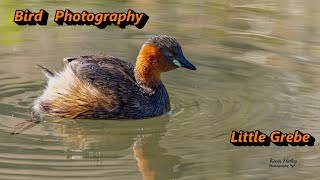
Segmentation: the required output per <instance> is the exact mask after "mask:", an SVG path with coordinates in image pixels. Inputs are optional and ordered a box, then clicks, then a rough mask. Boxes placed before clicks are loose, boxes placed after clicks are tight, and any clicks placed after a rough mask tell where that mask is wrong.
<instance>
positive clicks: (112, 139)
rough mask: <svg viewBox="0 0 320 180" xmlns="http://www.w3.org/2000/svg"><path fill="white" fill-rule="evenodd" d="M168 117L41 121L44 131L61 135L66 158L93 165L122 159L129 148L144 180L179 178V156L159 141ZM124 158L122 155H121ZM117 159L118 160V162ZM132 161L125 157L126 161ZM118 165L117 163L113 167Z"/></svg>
mask: <svg viewBox="0 0 320 180" xmlns="http://www.w3.org/2000/svg"><path fill="white" fill-rule="evenodd" d="M168 119H169V118H168V116H162V117H159V118H153V119H144V120H135V121H99V120H97V121H96V123H92V120H70V121H58V122H57V121H56V122H53V123H47V124H44V127H45V129H46V131H47V132H49V133H50V134H52V135H53V136H57V137H61V139H62V142H63V143H64V145H65V146H66V154H67V159H69V160H90V161H95V163H97V165H99V164H101V165H103V164H109V163H117V162H108V161H109V160H110V159H113V160H114V159H116V160H115V161H117V158H119V159H121V158H122V160H123V158H124V157H128V155H129V156H130V154H127V153H128V151H126V150H130V149H131V148H132V149H133V156H134V159H135V160H136V162H137V167H138V169H139V171H140V172H141V174H142V176H143V177H144V179H145V180H156V179H176V178H179V177H180V175H181V174H180V172H181V171H180V170H179V168H180V166H181V158H180V157H178V156H174V155H170V154H169V153H168V150H167V149H166V148H165V147H162V146H161V145H160V140H161V138H162V137H163V135H164V133H165V132H166V126H167V124H168V122H169V120H168ZM124 159H126V158H124ZM122 160H121V161H122ZM130 162H132V158H131V160H128V162H126V164H129V163H130ZM117 167H119V168H121V166H117Z"/></svg>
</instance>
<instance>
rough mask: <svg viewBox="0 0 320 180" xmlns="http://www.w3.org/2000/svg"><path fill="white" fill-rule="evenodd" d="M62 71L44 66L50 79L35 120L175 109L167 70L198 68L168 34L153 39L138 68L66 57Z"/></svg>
mask: <svg viewBox="0 0 320 180" xmlns="http://www.w3.org/2000/svg"><path fill="white" fill-rule="evenodd" d="M64 61H65V62H66V66H65V68H64V70H63V71H61V72H58V73H55V72H52V71H50V70H48V69H46V68H44V67H42V66H39V67H40V68H41V69H42V70H43V72H44V73H45V75H46V76H47V77H48V79H49V81H48V85H47V88H46V89H45V91H44V92H43V94H42V95H41V96H40V97H38V98H37V99H36V100H35V101H34V106H33V117H32V121H33V122H38V121H40V120H41V116H42V115H49V116H60V117H65V118H103V119H118V118H143V117H151V116H158V115H161V114H163V113H165V112H167V111H169V110H170V103H169V96H168V93H167V90H166V88H165V87H164V85H163V84H162V82H161V80H160V74H161V73H162V72H166V71H170V70H173V69H176V68H178V67H184V68H187V69H191V70H196V67H195V66H194V65H192V64H191V63H190V62H188V61H187V60H186V58H185V57H184V56H183V53H182V49H181V47H180V45H179V43H178V41H177V40H176V39H175V38H173V37H170V36H167V35H160V36H154V37H152V38H150V39H149V40H148V41H147V42H146V43H145V44H144V45H143V46H142V48H141V50H140V52H139V55H138V57H137V61H136V65H135V66H133V65H132V64H131V63H130V62H127V61H124V60H121V59H119V58H116V57H113V56H104V55H93V56H78V57H71V58H65V59H64Z"/></svg>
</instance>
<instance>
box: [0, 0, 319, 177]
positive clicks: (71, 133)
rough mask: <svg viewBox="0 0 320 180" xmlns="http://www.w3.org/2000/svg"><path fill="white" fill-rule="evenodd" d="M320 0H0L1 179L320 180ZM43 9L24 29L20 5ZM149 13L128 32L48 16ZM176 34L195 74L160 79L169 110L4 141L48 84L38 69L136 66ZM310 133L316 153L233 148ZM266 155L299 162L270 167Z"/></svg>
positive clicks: (68, 124)
mask: <svg viewBox="0 0 320 180" xmlns="http://www.w3.org/2000/svg"><path fill="white" fill-rule="evenodd" d="M319 7H320V1H316V0H306V1H299V0H280V1H279V0H259V1H258V0H229V1H223V0H215V1H186V0H183V1H182V0H178V1H177V0H176V1H156V0H142V1H101V0H100V1H89V2H87V1H81V0H77V1H67V0H65V1H54V0H43V1H36V0H27V1H23V2H21V1H18V0H10V1H9V0H2V1H1V2H0V10H1V13H0V179H32V180H37V179H41V180H42V179H142V178H143V176H144V177H145V178H146V179H181V180H182V179H183V180H187V179H188V180H189V179H190V180H191V179H192V180H193V179H210V180H211V179H319V176H320V172H319V167H320V155H319V151H320V147H319V145H318V143H317V140H318V139H320V136H319V129H320V122H319V115H320V108H319V103H320V93H319V83H320V80H319V75H320V71H319V70H320V64H319V62H320V61H319V59H320V21H319V17H320V9H319ZM27 8H28V9H30V10H31V11H38V10H39V9H45V10H46V11H48V12H49V14H50V15H49V23H48V26H44V27H40V26H34V27H30V26H25V27H20V26H17V25H16V24H15V23H13V21H12V20H13V15H14V11H15V10H16V9H27ZM66 8H69V9H71V10H72V11H73V12H81V11H83V10H87V11H92V12H126V11H127V9H133V10H134V11H136V12H144V13H146V14H147V15H149V16H150V19H149V21H148V22H147V24H146V26H145V27H144V28H143V29H141V30H139V29H137V28H135V27H134V26H128V27H127V28H126V29H125V30H123V29H120V28H119V27H116V26H108V27H107V28H106V29H102V30H101V29H98V28H96V27H94V26H82V27H80V26H75V27H72V26H66V25H64V26H58V25H56V24H55V23H54V22H53V16H54V13H55V10H57V9H66ZM155 34H168V35H172V36H175V37H176V38H177V39H178V40H179V42H180V43H181V45H182V48H183V50H184V54H185V56H186V57H187V58H188V59H189V60H190V61H191V62H193V63H194V64H195V65H196V66H197V67H198V71H196V72H193V71H192V72H191V71H187V70H183V69H179V70H176V71H172V72H169V73H167V74H164V75H163V76H162V79H163V82H164V83H165V85H166V87H167V90H168V92H169V94H170V97H171V103H172V111H171V112H170V113H169V114H166V115H163V116H161V117H158V118H152V119H146V120H139V121H96V120H68V121H66V120H59V119H51V118H45V120H44V122H43V123H41V124H40V125H38V126H37V127H35V128H33V129H30V130H28V131H26V132H25V133H24V134H22V135H19V136H10V135H9V132H10V131H11V130H12V127H13V126H14V125H15V124H16V123H19V122H22V121H23V120H24V119H28V118H30V110H31V106H32V100H33V99H34V98H35V97H37V96H38V95H39V94H40V93H41V92H42V90H43V89H44V88H45V85H46V78H45V77H44V76H43V75H42V73H41V72H39V70H37V68H36V64H41V65H43V66H46V67H49V68H51V69H54V70H55V69H61V68H62V67H63V65H62V58H64V57H67V56H74V55H83V54H98V53H108V54H112V55H114V56H119V57H122V58H124V59H129V60H130V61H131V62H134V61H135V57H136V56H137V53H138V51H139V49H140V47H141V45H142V44H143V43H144V42H145V40H146V39H147V38H149V37H150V36H152V35H155ZM256 129H258V130H260V131H262V132H264V133H267V134H270V133H271V132H272V131H273V130H281V131H283V132H287V133H289V132H293V131H294V130H296V129H299V130H300V131H302V132H304V133H311V134H312V135H313V136H314V137H315V139H316V143H315V146H314V147H292V146H288V147H278V146H275V145H273V144H271V146H269V147H235V146H233V145H232V144H230V143H229V139H230V134H231V131H232V130H246V131H253V130H256ZM270 158H274V159H277V158H280V159H283V158H289V159H291V158H294V159H295V160H297V164H296V166H295V167H294V168H291V167H290V168H271V167H269V164H270V163H269V161H270Z"/></svg>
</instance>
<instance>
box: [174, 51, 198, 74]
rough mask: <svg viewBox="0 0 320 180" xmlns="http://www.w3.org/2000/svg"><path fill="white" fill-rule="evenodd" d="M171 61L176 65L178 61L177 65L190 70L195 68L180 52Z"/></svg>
mask: <svg viewBox="0 0 320 180" xmlns="http://www.w3.org/2000/svg"><path fill="white" fill-rule="evenodd" d="M177 61H178V62H177ZM173 62H174V63H175V64H176V65H177V64H178V63H179V65H177V66H179V67H184V68H187V69H190V70H197V68H196V67H195V66H194V65H193V64H191V63H190V62H189V61H188V60H187V59H186V58H185V57H184V56H183V55H182V54H181V55H180V57H179V58H177V59H176V60H173Z"/></svg>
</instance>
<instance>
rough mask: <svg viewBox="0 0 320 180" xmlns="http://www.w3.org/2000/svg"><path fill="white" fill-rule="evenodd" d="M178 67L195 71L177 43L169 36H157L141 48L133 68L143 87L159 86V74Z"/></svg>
mask: <svg viewBox="0 0 320 180" xmlns="http://www.w3.org/2000/svg"><path fill="white" fill-rule="evenodd" d="M179 67H183V68H187V69H190V70H196V69H197V68H196V67H195V66H194V65H193V64H191V63H190V62H189V61H188V60H187V59H186V58H185V57H184V55H183V53H182V49H181V46H180V44H179V43H178V41H177V40H176V39H175V38H174V37H171V36H167V35H159V36H154V37H152V38H150V39H148V40H147V42H146V43H145V44H144V45H143V46H142V48H141V50H140V52H139V55H138V57H137V62H136V66H135V77H136V80H137V81H138V82H139V83H140V84H143V85H145V86H148V87H155V86H157V85H159V84H160V82H161V81H160V74H161V73H163V72H167V71H170V70H173V69H176V68H179Z"/></svg>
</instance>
